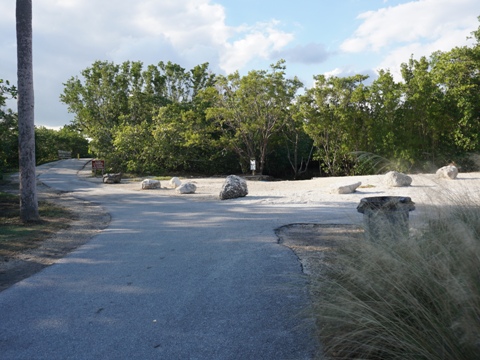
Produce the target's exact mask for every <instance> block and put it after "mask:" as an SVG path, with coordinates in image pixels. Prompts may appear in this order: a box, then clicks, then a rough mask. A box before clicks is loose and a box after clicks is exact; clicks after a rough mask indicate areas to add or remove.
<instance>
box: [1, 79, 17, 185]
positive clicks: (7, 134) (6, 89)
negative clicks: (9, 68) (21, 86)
mask: <svg viewBox="0 0 480 360" xmlns="http://www.w3.org/2000/svg"><path fill="white" fill-rule="evenodd" d="M16 94H17V89H16V88H15V86H11V85H10V83H9V82H8V80H7V81H4V80H2V79H0V179H1V178H2V174H3V172H4V171H5V169H7V168H10V167H18V126H17V123H18V119H17V114H16V113H14V112H13V111H12V110H11V109H6V108H5V105H6V101H7V100H8V99H11V98H15V97H16Z"/></svg>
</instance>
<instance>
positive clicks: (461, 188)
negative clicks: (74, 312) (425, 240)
mask: <svg viewBox="0 0 480 360" xmlns="http://www.w3.org/2000/svg"><path fill="white" fill-rule="evenodd" d="M81 176H84V177H85V179H87V180H89V181H94V182H99V183H101V182H102V180H101V178H100V177H97V178H95V177H91V174H90V173H89V172H88V171H86V172H82V173H81ZM410 176H411V177H412V179H413V181H412V185H411V186H408V187H389V186H387V185H386V184H385V176H384V175H368V176H350V177H328V178H314V179H311V180H303V181H250V180H248V181H247V186H248V196H247V197H245V198H243V199H241V202H242V204H245V205H247V204H265V205H277V204H278V205H282V206H295V205H302V206H333V207H335V206H338V205H339V203H356V204H358V203H359V202H360V200H361V199H362V198H364V197H372V196H408V197H411V199H412V201H413V202H414V203H415V204H416V208H417V210H419V211H418V212H425V209H426V207H428V208H430V207H431V206H440V207H442V206H445V205H448V204H449V203H451V202H452V201H454V200H455V199H458V198H461V197H465V198H466V199H480V173H478V172H474V173H460V174H459V175H458V177H457V179H455V180H451V179H440V178H438V177H437V176H436V175H435V174H417V175H410ZM141 180H142V179H123V180H122V183H121V184H115V185H111V186H118V187H119V188H125V189H130V190H137V191H150V192H152V193H157V194H158V195H167V196H181V197H188V198H189V199H191V200H201V201H219V193H220V190H221V188H222V185H223V183H224V178H192V179H185V178H181V179H180V180H181V181H182V182H183V183H185V182H192V183H194V184H195V185H196V186H197V191H196V193H195V194H188V195H181V194H177V193H176V192H175V190H174V189H173V188H172V187H170V186H169V181H166V180H164V181H161V189H156V190H142V189H141ZM357 182H360V183H361V185H360V187H359V188H358V189H357V191H356V192H354V193H352V194H334V193H332V189H333V188H335V187H338V186H342V185H349V184H354V183H357Z"/></svg>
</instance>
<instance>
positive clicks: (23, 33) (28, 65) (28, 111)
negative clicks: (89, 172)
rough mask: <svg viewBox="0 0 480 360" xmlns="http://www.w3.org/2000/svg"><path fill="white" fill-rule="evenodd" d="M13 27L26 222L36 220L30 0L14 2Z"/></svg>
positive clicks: (19, 145) (23, 215)
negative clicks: (14, 27) (15, 41)
mask: <svg viewBox="0 0 480 360" xmlns="http://www.w3.org/2000/svg"><path fill="white" fill-rule="evenodd" d="M16 25H17V79H18V84H17V86H18V147H19V148H18V150H19V151H18V152H19V164H20V169H19V170H20V218H21V219H22V221H24V222H28V221H35V220H38V219H39V214H38V200H37V187H36V177H35V123H34V97H33V61H32V0H17V2H16Z"/></svg>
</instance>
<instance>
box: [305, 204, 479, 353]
mask: <svg viewBox="0 0 480 360" xmlns="http://www.w3.org/2000/svg"><path fill="white" fill-rule="evenodd" d="M447 202H449V201H447ZM455 204H456V205H455V206H452V207H451V208H450V209H449V211H448V214H447V213H443V214H441V213H440V212H439V214H438V216H437V217H436V218H435V219H434V220H430V221H429V222H428V224H427V225H426V227H425V228H424V229H422V230H421V231H419V232H418V234H416V235H415V236H404V237H402V238H399V239H397V241H390V240H388V239H390V237H389V236H379V237H378V238H375V239H370V240H368V239H361V240H356V241H350V242H349V243H347V244H345V245H344V246H341V247H340V248H339V249H338V251H337V253H336V256H335V258H334V260H333V262H332V263H331V264H330V266H329V269H328V271H327V272H326V273H325V274H324V277H322V278H321V279H319V281H318V283H317V284H316V286H315V287H314V292H315V297H316V299H317V300H318V302H317V305H316V311H317V315H318V319H319V327H320V328H321V330H320V336H321V341H322V343H323V344H324V349H325V351H326V354H327V356H329V357H330V358H333V359H382V360H386V359H425V360H430V359H432V360H433V359H445V360H447V359H456V360H461V359H465V360H470V359H471V360H474V359H478V356H479V354H480V208H479V207H478V205H477V204H478V201H473V200H472V199H461V200H458V199H457V200H456V201H455ZM390 230H391V229H389V230H386V231H390Z"/></svg>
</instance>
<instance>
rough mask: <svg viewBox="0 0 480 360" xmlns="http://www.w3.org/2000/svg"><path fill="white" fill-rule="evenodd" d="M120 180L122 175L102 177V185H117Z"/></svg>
mask: <svg viewBox="0 0 480 360" xmlns="http://www.w3.org/2000/svg"><path fill="white" fill-rule="evenodd" d="M121 180H122V173H118V174H105V175H103V183H104V184H118V183H120V181H121Z"/></svg>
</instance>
